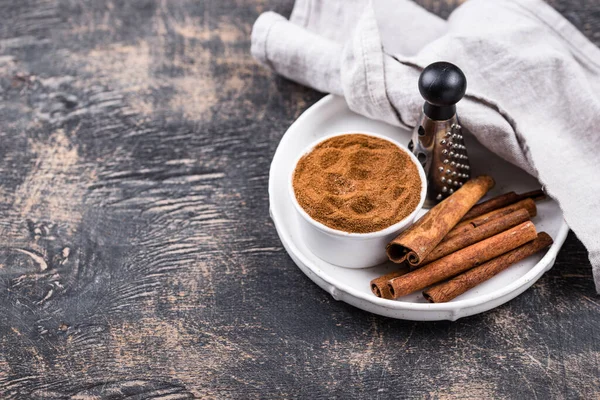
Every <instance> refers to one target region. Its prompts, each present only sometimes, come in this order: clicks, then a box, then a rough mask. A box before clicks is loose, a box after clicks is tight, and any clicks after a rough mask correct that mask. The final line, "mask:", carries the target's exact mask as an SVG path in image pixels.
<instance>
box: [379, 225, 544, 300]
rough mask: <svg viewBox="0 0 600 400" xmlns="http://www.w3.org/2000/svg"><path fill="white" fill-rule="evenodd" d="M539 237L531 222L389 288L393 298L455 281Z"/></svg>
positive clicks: (413, 273) (393, 281)
mask: <svg viewBox="0 0 600 400" xmlns="http://www.w3.org/2000/svg"><path fill="white" fill-rule="evenodd" d="M536 236H537V233H536V231H535V226H534V225H533V223H531V221H527V222H524V223H522V224H520V225H517V226H515V227H514V228H511V229H509V230H507V231H504V232H502V233H499V234H497V235H495V236H492V237H490V238H488V239H485V240H482V241H481V242H479V243H475V244H473V245H471V246H469V247H465V248H464V249H461V250H458V251H457V252H455V253H452V254H449V255H447V256H446V257H443V258H440V259H439V260H437V261H434V262H432V263H431V264H427V265H425V266H423V267H421V268H419V269H416V270H414V271H411V272H409V273H408V274H406V275H402V276H400V277H397V278H393V279H390V280H389V282H388V286H389V289H390V294H391V295H392V298H394V299H396V298H398V297H401V296H405V295H407V294H409V293H412V292H416V291H417V290H422V289H424V288H426V287H427V286H430V285H433V284H434V283H438V282H441V281H443V280H446V279H448V278H452V277H453V276H456V275H458V274H460V273H461V272H464V271H467V270H469V269H471V268H473V267H476V266H478V265H480V264H482V263H484V262H485V261H488V260H491V259H492V258H494V257H498V256H499V255H501V254H504V253H506V252H508V251H511V250H513V249H516V248H517V247H519V246H521V245H523V244H525V243H527V242H529V241H532V240H533V239H535V238H536Z"/></svg>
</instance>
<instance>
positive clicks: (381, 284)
mask: <svg viewBox="0 0 600 400" xmlns="http://www.w3.org/2000/svg"><path fill="white" fill-rule="evenodd" d="M409 272H410V268H409V267H408V266H403V267H401V269H399V270H397V271H394V272H390V273H389V274H386V275H383V276H380V277H379V278H375V279H373V280H372V281H371V291H372V292H373V294H374V295H375V296H377V297H381V298H383V299H391V298H392V294H391V293H390V288H389V287H388V284H387V283H388V281H389V280H390V279H394V278H397V277H399V276H402V275H405V274H407V273H409Z"/></svg>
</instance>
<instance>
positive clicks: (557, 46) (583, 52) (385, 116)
mask: <svg viewBox="0 0 600 400" xmlns="http://www.w3.org/2000/svg"><path fill="white" fill-rule="evenodd" d="M252 54H253V55H254V57H255V58H257V59H258V60H259V61H260V62H261V63H263V64H265V65H267V66H269V67H270V68H272V69H274V70H275V71H276V72H277V73H279V74H281V75H283V76H285V77H287V78H289V79H292V80H294V81H297V82H299V83H302V84H304V85H307V86H310V87H312V88H314V89H317V90H319V91H322V92H328V93H333V94H337V95H340V96H344V98H345V99H346V102H347V103H348V106H349V107H350V108H351V109H352V110H353V111H355V112H358V113H360V114H362V115H365V116H367V117H370V118H374V119H378V120H382V121H385V122H388V123H390V124H393V125H397V126H402V127H406V128H412V127H414V126H415V125H416V124H417V118H418V116H419V113H420V111H421V107H422V104H423V99H422V97H421V96H420V94H419V92H418V88H417V84H416V82H417V80H418V77H419V74H420V72H421V71H422V69H423V68H424V67H426V66H427V65H428V64H430V63H432V62H435V61H449V62H451V63H454V64H456V65H458V66H459V67H460V68H461V69H462V70H463V71H464V73H465V75H466V76H467V80H468V88H467V93H466V95H465V97H464V98H463V100H462V101H461V102H460V103H459V104H458V113H459V115H460V118H461V125H462V126H463V128H464V129H466V130H467V131H469V132H471V134H473V135H474V136H475V137H476V138H477V139H478V140H479V141H480V142H481V143H482V144H483V145H484V146H486V147H487V148H488V149H490V150H491V151H493V152H495V153H496V154H498V155H500V156H501V157H503V158H504V159H505V160H507V161H509V162H511V163H513V164H515V165H517V166H519V167H520V168H522V169H523V170H525V171H527V172H528V173H530V174H532V175H534V176H536V177H537V178H538V179H539V181H540V182H541V183H542V184H543V185H544V186H545V188H546V191H547V193H548V194H549V195H550V196H552V197H553V198H554V199H555V200H556V201H557V202H558V203H559V205H560V207H561V209H562V210H563V212H564V216H565V219H566V221H567V223H568V224H569V226H570V227H571V229H572V230H573V231H574V232H575V233H576V234H577V236H578V237H579V239H580V240H581V241H582V242H583V244H584V245H585V246H586V248H587V249H588V252H589V258H590V261H591V263H592V267H593V273H594V280H595V283H596V289H597V290H598V291H599V292H600V133H599V132H598V131H597V129H598V128H599V127H600V98H599V96H598V93H600V49H599V48H597V47H596V46H594V45H593V44H592V43H591V42H590V41H588V40H587V39H586V38H585V37H584V36H583V35H582V34H581V33H580V32H579V31H578V30H577V29H576V28H575V27H574V26H573V25H571V24H570V23H569V22H568V21H567V20H566V19H565V18H563V17H562V16H561V15H560V14H559V13H558V12H556V11H555V10H554V9H553V8H551V7H550V6H549V5H547V4H546V3H544V2H543V1H541V0H469V1H467V2H466V3H464V4H462V5H461V6H460V7H458V8H457V9H456V10H455V11H454V12H453V13H452V14H451V15H450V17H449V18H448V20H443V19H441V18H438V17H437V16H435V15H433V14H431V13H429V12H427V11H426V10H424V9H423V8H421V7H419V6H417V5H416V4H414V3H412V2H411V1H409V0H296V2H295V5H294V9H293V12H292V15H291V18H290V20H289V21H288V20H287V19H285V18H283V17H282V16H280V15H278V14H275V13H273V12H267V13H264V14H263V15H261V16H260V17H259V18H258V20H257V21H256V23H255V25H254V28H253V31H252Z"/></svg>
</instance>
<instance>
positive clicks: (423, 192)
mask: <svg viewBox="0 0 600 400" xmlns="http://www.w3.org/2000/svg"><path fill="white" fill-rule="evenodd" d="M344 135H367V136H373V137H376V138H378V139H382V140H385V141H388V142H390V143H392V144H394V145H395V146H396V147H398V148H399V149H400V150H401V151H403V152H404V153H406V154H408V156H409V157H410V159H411V161H412V162H413V164H414V165H415V166H416V167H417V171H419V178H420V179H421V193H420V199H419V203H418V204H417V206H416V207H415V209H414V210H413V211H412V212H411V213H410V214H409V215H407V216H406V217H404V218H402V219H401V220H400V221H398V222H396V223H394V224H392V225H390V226H388V227H386V228H384V229H381V230H378V231H374V232H366V233H357V232H345V231H341V230H338V229H333V228H330V227H329V226H327V225H325V224H323V223H322V222H319V221H317V220H315V219H313V218H312V217H311V216H310V215H309V214H308V213H307V212H306V211H305V210H304V208H302V206H301V205H300V203H298V199H297V198H296V193H295V191H294V184H293V181H294V173H295V172H296V166H297V165H298V162H299V161H300V159H301V158H302V157H304V156H305V155H307V154H308V153H310V152H311V151H313V150H314V148H315V147H317V146H318V145H319V144H321V143H322V142H324V141H326V140H329V139H331V138H334V137H338V136H344ZM293 165H294V168H292V171H291V173H290V174H289V176H288V179H287V181H288V194H289V197H290V199H291V201H292V204H293V205H294V208H295V209H296V211H297V212H298V213H299V214H300V215H301V216H302V218H303V219H304V220H306V221H308V223H310V224H311V225H312V226H314V227H315V228H317V229H319V230H321V231H323V232H325V233H328V234H330V235H333V236H339V237H349V238H357V239H375V238H379V237H382V236H387V235H390V234H392V233H394V232H395V231H398V230H400V229H402V228H403V227H405V226H406V225H410V223H411V222H413V221H414V220H415V218H416V216H417V214H418V213H419V211H420V210H421V209H423V205H424V204H425V199H426V196H427V176H426V175H425V170H424V169H423V166H422V165H421V163H420V162H419V160H418V159H417V157H416V156H415V155H414V154H413V153H412V152H411V151H410V150H408V148H406V147H404V146H403V145H402V144H400V142H398V141H396V140H394V139H390V138H389V137H387V136H384V135H381V134H379V133H375V132H370V131H347V132H336V133H332V134H330V135H326V136H324V137H322V138H320V139H318V140H315V141H314V142H312V143H311V144H309V145H308V146H307V147H306V148H305V149H304V151H302V152H301V153H300V156H299V157H297V158H296V160H295V161H294V164H293ZM407 222H408V224H407Z"/></svg>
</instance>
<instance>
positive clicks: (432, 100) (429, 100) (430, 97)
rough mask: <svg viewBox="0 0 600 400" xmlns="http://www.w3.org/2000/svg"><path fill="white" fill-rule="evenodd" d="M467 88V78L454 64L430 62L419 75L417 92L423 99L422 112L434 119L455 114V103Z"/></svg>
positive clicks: (441, 119) (440, 119) (446, 117)
mask: <svg viewBox="0 0 600 400" xmlns="http://www.w3.org/2000/svg"><path fill="white" fill-rule="evenodd" d="M466 90H467V78H466V77H465V74H464V73H463V72H462V71H461V70H460V68H458V67H457V66H456V65H454V64H451V63H449V62H445V61H440V62H435V63H433V64H430V65H428V66H427V68H425V69H424V70H423V72H421V76H420V77H419V92H421V96H423V98H424V99H425V104H424V105H423V112H424V113H425V115H427V116H428V117H429V118H431V119H433V120H436V121H445V120H448V119H450V118H452V117H453V116H454V115H455V114H456V105H455V104H456V103H458V102H459V101H460V99H462V97H463V96H464V95H465V92H466Z"/></svg>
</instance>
